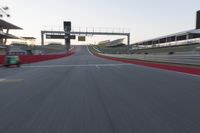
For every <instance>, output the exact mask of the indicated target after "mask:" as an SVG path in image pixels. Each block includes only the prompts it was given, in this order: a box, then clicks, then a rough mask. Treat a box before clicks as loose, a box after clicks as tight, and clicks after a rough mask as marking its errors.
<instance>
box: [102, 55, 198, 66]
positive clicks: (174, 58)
mask: <svg viewBox="0 0 200 133" xmlns="http://www.w3.org/2000/svg"><path fill="white" fill-rule="evenodd" d="M104 55H106V56H110V57H116V58H125V59H137V60H145V61H156V62H165V63H176V64H188V65H197V66H200V54H194V55H188V54H185V55H184V54H177V55H145V54H143V55H136V54H133V55H128V54H121V55H116V54H104Z"/></svg>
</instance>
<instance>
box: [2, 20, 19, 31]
mask: <svg viewBox="0 0 200 133" xmlns="http://www.w3.org/2000/svg"><path fill="white" fill-rule="evenodd" d="M0 27H1V28H3V29H16V30H17V29H18V30H21V29H22V28H20V27H18V26H16V25H14V24H11V23H9V22H7V21H5V20H2V19H0Z"/></svg>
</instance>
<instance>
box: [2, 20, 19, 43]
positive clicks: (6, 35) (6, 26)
mask: <svg viewBox="0 0 200 133" xmlns="http://www.w3.org/2000/svg"><path fill="white" fill-rule="evenodd" d="M21 29H22V28H20V27H18V26H16V25H14V24H11V23H9V22H7V21H5V20H2V19H0V44H4V45H6V42H7V39H18V38H19V37H17V36H14V35H11V34H9V30H21ZM4 30H6V32H4Z"/></svg>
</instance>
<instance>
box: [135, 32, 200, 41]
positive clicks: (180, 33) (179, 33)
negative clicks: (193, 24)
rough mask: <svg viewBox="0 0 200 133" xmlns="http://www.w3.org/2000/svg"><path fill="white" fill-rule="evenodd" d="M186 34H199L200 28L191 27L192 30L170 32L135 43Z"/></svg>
mask: <svg viewBox="0 0 200 133" xmlns="http://www.w3.org/2000/svg"><path fill="white" fill-rule="evenodd" d="M187 34H200V29H192V30H187V31H183V32H178V33H174V34H170V35H166V36H160V37H157V38H153V39H148V40H144V41H140V42H137V43H135V44H140V43H144V42H150V41H156V40H160V39H166V38H169V37H176V36H182V35H187Z"/></svg>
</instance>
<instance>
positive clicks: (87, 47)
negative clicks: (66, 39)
mask: <svg viewBox="0 0 200 133" xmlns="http://www.w3.org/2000/svg"><path fill="white" fill-rule="evenodd" d="M86 47H87V50H88V52H89V53H90V55H93V53H92V52H90V50H89V48H88V46H86Z"/></svg>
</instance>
